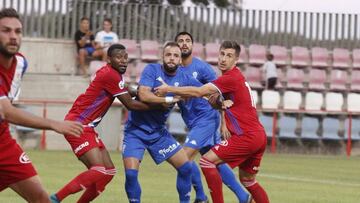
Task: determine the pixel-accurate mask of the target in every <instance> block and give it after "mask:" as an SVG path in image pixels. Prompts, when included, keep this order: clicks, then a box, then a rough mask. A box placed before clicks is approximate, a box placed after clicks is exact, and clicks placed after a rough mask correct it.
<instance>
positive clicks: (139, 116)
mask: <svg viewBox="0 0 360 203" xmlns="http://www.w3.org/2000/svg"><path fill="white" fill-rule="evenodd" d="M180 60H181V51H180V48H179V46H178V44H177V43H175V42H169V43H167V44H166V45H165V46H164V49H163V64H149V65H147V66H146V67H145V69H144V71H143V72H142V75H141V79H140V82H139V91H138V96H139V98H140V100H141V101H143V102H147V103H163V102H164V98H161V97H158V96H157V95H155V94H154V93H153V91H154V88H156V87H158V86H160V85H161V84H162V83H161V82H162V81H165V82H166V83H168V84H171V85H174V86H187V85H190V84H192V85H195V86H201V83H199V82H198V81H197V80H195V79H194V78H193V77H190V76H188V75H186V74H184V73H182V72H181V71H178V66H179V65H180ZM164 96H165V101H166V103H168V104H170V105H169V106H168V108H167V109H166V110H162V111H160V110H154V111H148V112H147V113H146V114H144V113H141V112H137V111H131V112H130V113H129V119H128V122H127V124H126V127H125V136H124V146H123V161H124V166H125V174H126V182H125V189H126V193H127V196H128V199H129V202H140V201H141V200H140V196H141V188H140V184H139V182H138V171H139V166H140V162H141V160H142V158H143V155H144V152H145V150H148V152H149V153H150V155H151V157H152V158H153V160H154V161H155V163H156V164H160V163H162V162H163V161H165V160H166V161H167V162H169V163H170V164H171V165H172V166H173V167H174V168H175V169H176V170H177V181H176V187H177V190H178V193H179V202H183V203H188V202H189V201H190V191H191V168H192V166H191V165H192V163H191V162H190V161H189V159H188V157H187V156H186V152H185V151H184V150H183V149H182V147H181V145H180V144H179V143H178V142H177V141H176V140H175V139H174V138H173V137H172V135H171V134H170V133H169V132H168V130H167V129H166V127H165V126H166V125H165V122H166V119H167V118H168V116H169V114H170V111H171V109H172V108H173V106H174V105H173V104H174V103H175V102H177V101H178V100H177V98H176V97H174V96H173V94H166V95H164ZM204 101H205V100H204ZM205 102H206V101H205ZM162 201H163V202H164V201H165V200H162ZM167 201H169V200H167Z"/></svg>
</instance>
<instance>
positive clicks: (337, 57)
mask: <svg viewBox="0 0 360 203" xmlns="http://www.w3.org/2000/svg"><path fill="white" fill-rule="evenodd" d="M350 64H351V59H350V53H349V50H347V49H341V48H335V49H334V50H333V64H332V67H333V68H345V69H346V68H350V67H351V65H350Z"/></svg>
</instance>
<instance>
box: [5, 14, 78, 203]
mask: <svg viewBox="0 0 360 203" xmlns="http://www.w3.org/2000/svg"><path fill="white" fill-rule="evenodd" d="M21 39H22V23H21V21H20V19H19V15H18V13H17V12H16V10H14V9H12V8H4V9H2V10H1V11H0V109H1V110H0V111H1V113H0V114H1V117H0V191H2V190H4V189H6V188H8V187H9V188H11V189H12V190H14V191H15V192H16V193H18V194H19V195H20V196H21V197H22V198H24V199H25V200H26V201H27V202H41V203H43V202H49V198H48V194H47V192H46V191H45V189H44V188H43V186H42V184H41V182H40V178H39V176H38V175H37V172H36V170H35V168H34V167H33V165H32V163H31V160H30V159H29V157H28V156H27V155H26V153H25V152H24V151H23V150H22V149H21V147H20V146H19V145H18V144H17V143H16V141H15V140H14V139H13V138H12V136H11V135H10V130H9V123H14V124H17V125H23V126H27V127H32V128H40V129H51V130H55V131H56V132H58V133H61V134H63V133H67V134H74V135H80V134H81V132H82V126H81V124H80V123H77V122H69V121H65V122H58V121H54V120H50V119H44V118H41V117H38V116H35V115H32V114H29V113H27V112H25V111H22V110H20V109H18V108H16V107H14V106H13V105H12V100H13V99H14V98H15V97H16V96H17V95H18V94H19V88H20V83H21V78H22V76H23V74H24V73H25V71H26V68H27V62H26V59H25V58H24V56H22V55H21V54H19V53H18V51H19V49H20V45H21Z"/></svg>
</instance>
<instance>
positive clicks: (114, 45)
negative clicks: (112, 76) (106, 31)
mask: <svg viewBox="0 0 360 203" xmlns="http://www.w3.org/2000/svg"><path fill="white" fill-rule="evenodd" d="M115 49H120V50H125V49H126V48H125V46H124V45H122V44H113V45H111V46H110V47H109V49H108V50H107V55H108V57H111V56H112V53H113V51H114V50H115Z"/></svg>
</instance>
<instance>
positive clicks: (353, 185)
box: [258, 173, 360, 187]
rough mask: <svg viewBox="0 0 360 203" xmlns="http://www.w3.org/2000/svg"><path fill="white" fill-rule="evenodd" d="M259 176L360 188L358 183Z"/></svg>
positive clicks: (269, 176)
mask: <svg viewBox="0 0 360 203" xmlns="http://www.w3.org/2000/svg"><path fill="white" fill-rule="evenodd" d="M258 176H261V177H266V178H273V179H279V180H288V181H296V182H305V183H320V184H326V185H343V186H351V187H360V183H359V184H358V183H347V182H342V181H336V180H318V179H307V178H298V177H291V176H281V175H275V174H264V173H260V174H259V175H258Z"/></svg>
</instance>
